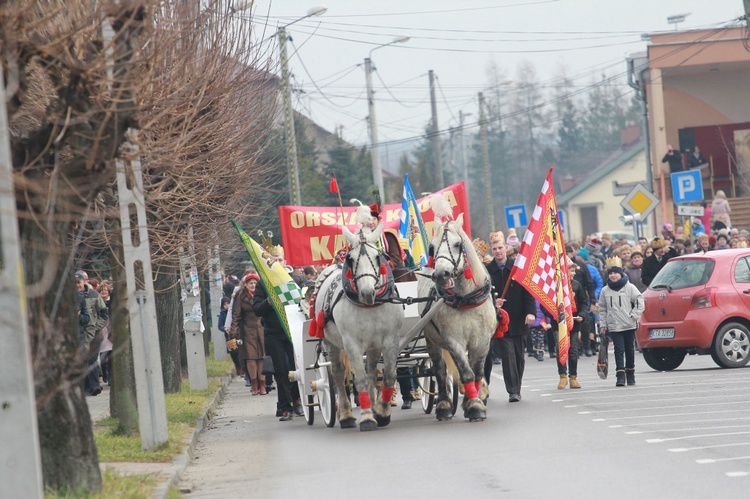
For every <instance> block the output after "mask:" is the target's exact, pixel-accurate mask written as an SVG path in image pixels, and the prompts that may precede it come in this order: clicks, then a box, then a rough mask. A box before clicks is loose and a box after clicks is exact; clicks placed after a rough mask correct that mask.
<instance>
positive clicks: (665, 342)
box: [636, 248, 750, 371]
mask: <svg viewBox="0 0 750 499" xmlns="http://www.w3.org/2000/svg"><path fill="white" fill-rule="evenodd" d="M643 297H644V298H645V300H646V311H645V312H644V313H643V316H642V317H641V323H640V324H639V326H638V331H637V332H636V340H637V341H638V346H639V347H640V349H641V351H642V352H643V358H644V360H645V361H646V363H647V364H648V365H649V366H651V367H652V368H654V369H656V370H657V371H671V370H673V369H676V368H677V367H679V366H680V364H682V361H683V360H684V359H685V355H687V354H699V355H705V354H711V357H712V358H713V359H714V362H716V363H717V364H718V365H719V366H721V367H742V366H744V365H745V364H747V363H748V361H750V248H741V249H727V250H719V251H710V252H708V253H699V254H693V255H685V256H681V257H677V258H673V259H672V260H670V261H669V262H667V265H665V266H664V268H663V269H661V271H660V272H659V273H658V274H657V276H656V277H655V278H654V280H653V281H652V282H651V285H650V286H649V287H648V289H647V290H646V291H645V292H644V293H643Z"/></svg>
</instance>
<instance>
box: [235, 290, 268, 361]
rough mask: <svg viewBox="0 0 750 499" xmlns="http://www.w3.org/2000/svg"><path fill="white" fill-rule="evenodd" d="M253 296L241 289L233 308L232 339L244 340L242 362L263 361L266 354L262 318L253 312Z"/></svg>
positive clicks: (241, 353)
mask: <svg viewBox="0 0 750 499" xmlns="http://www.w3.org/2000/svg"><path fill="white" fill-rule="evenodd" d="M256 289H257V287H256ZM253 309H254V307H253V295H251V294H250V293H249V292H248V291H247V289H241V290H240V292H239V293H237V296H235V298H234V308H232V324H234V327H233V328H232V329H231V331H232V334H231V335H232V337H234V338H239V339H241V340H242V346H241V347H240V352H239V353H240V362H241V361H244V360H261V359H262V358H263V356H264V355H265V353H266V350H265V344H264V341H263V326H261V324H260V317H258V316H257V315H255V311H254V310H253Z"/></svg>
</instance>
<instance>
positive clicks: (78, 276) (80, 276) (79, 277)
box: [74, 270, 86, 281]
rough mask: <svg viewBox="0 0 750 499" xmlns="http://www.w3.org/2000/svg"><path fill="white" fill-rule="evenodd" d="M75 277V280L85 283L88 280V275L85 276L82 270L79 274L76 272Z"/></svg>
mask: <svg viewBox="0 0 750 499" xmlns="http://www.w3.org/2000/svg"><path fill="white" fill-rule="evenodd" d="M74 277H75V280H76V281H85V280H86V274H84V273H83V272H81V271H80V270H79V271H78V272H76V273H75V276H74Z"/></svg>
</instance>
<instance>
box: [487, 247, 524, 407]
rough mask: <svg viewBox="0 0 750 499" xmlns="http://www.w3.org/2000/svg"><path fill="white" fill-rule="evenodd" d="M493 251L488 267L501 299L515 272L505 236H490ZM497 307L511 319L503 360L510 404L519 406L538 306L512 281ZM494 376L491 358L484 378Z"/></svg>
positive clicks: (502, 343)
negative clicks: (532, 328) (532, 327)
mask: <svg viewBox="0 0 750 499" xmlns="http://www.w3.org/2000/svg"><path fill="white" fill-rule="evenodd" d="M490 250H491V251H492V256H493V257H494V260H492V261H491V262H490V263H488V264H487V265H486V267H487V270H488V271H489V273H490V279H491V281H492V286H493V287H494V288H495V293H497V295H498V296H500V295H502V293H503V290H504V289H505V284H506V283H507V282H508V279H509V277H510V271H511V269H512V268H513V261H512V260H509V259H508V254H507V248H506V246H505V236H504V235H503V233H502V232H493V233H492V234H490ZM496 303H497V305H498V306H499V307H502V308H503V309H504V310H505V311H506V312H508V315H509V316H510V324H509V325H508V331H506V333H505V336H503V337H502V338H500V357H501V358H502V365H503V378H505V389H506V390H507V391H508V394H509V396H510V397H509V399H508V400H509V401H510V402H518V401H520V400H521V381H522V379H523V371H524V367H525V366H526V335H527V334H528V332H529V324H531V323H532V322H534V320H535V319H536V302H535V301H534V297H533V296H531V294H530V293H529V292H528V291H526V289H525V288H524V287H523V286H521V285H520V284H518V283H517V282H515V281H511V283H510V285H509V286H508V290H507V291H506V293H505V296H504V297H502V298H498V300H497V302H496ZM488 368H489V369H488ZM491 372H492V361H491V359H489V358H488V359H487V361H486V362H485V372H484V377H485V379H486V380H487V382H488V383H489V377H490V373H491Z"/></svg>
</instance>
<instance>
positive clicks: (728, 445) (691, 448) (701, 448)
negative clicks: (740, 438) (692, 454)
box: [667, 442, 750, 452]
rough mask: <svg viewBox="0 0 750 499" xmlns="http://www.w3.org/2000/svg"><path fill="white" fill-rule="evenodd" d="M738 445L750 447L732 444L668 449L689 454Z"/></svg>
mask: <svg viewBox="0 0 750 499" xmlns="http://www.w3.org/2000/svg"><path fill="white" fill-rule="evenodd" d="M738 445H750V442H735V443H732V444H716V445H702V446H700V447H675V448H674V449H667V450H668V451H669V452H689V451H692V450H706V449H718V448H720V447H736V446H738Z"/></svg>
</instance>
